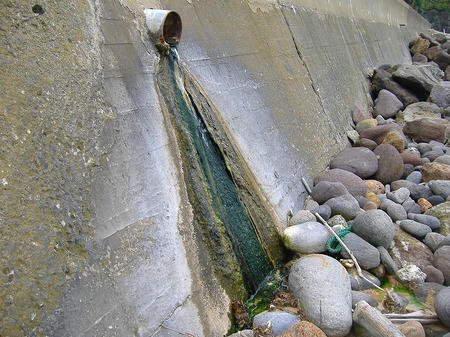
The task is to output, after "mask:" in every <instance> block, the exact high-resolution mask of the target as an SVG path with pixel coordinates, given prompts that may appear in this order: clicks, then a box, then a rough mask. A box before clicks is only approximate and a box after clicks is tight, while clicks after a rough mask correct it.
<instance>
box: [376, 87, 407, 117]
mask: <svg viewBox="0 0 450 337" xmlns="http://www.w3.org/2000/svg"><path fill="white" fill-rule="evenodd" d="M402 108H403V103H402V102H401V101H400V100H399V99H398V98H397V96H395V95H394V94H393V93H391V92H390V91H388V90H386V89H382V90H381V91H380V92H379V93H378V98H377V99H376V100H375V110H374V115H375V116H378V115H381V116H383V117H384V118H390V117H393V116H395V114H396V113H397V112H398V111H399V110H400V109H402Z"/></svg>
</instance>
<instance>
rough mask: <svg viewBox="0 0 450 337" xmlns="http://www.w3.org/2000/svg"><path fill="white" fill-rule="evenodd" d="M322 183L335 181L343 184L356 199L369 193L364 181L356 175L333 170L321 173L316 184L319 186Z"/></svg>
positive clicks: (315, 181)
mask: <svg viewBox="0 0 450 337" xmlns="http://www.w3.org/2000/svg"><path fill="white" fill-rule="evenodd" d="M320 181H335V182H340V183H342V184H343V185H344V186H345V187H346V188H347V191H348V192H349V193H350V194H351V195H353V196H354V197H355V196H357V195H365V194H366V193H367V187H366V184H365V183H364V181H363V180H362V179H361V178H360V177H358V176H357V175H356V174H354V173H352V172H349V171H345V170H341V169H332V170H328V171H324V172H322V173H320V174H319V175H318V176H317V177H316V178H315V179H314V184H315V185H316V184H318V183H319V182H320Z"/></svg>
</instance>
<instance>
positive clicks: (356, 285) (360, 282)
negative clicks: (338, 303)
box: [348, 268, 381, 291]
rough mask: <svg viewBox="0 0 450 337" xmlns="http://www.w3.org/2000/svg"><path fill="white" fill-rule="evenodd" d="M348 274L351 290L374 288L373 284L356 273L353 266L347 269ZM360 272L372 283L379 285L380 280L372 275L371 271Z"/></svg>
mask: <svg viewBox="0 0 450 337" xmlns="http://www.w3.org/2000/svg"><path fill="white" fill-rule="evenodd" d="M348 274H349V276H350V283H351V287H352V290H355V291H358V290H367V289H372V288H375V287H374V285H373V284H371V283H370V282H367V281H366V280H365V279H363V278H362V277H360V276H359V275H358V273H357V272H356V269H355V268H353V269H351V270H348ZM362 274H363V275H364V277H365V278H366V279H368V280H370V281H372V283H374V284H376V285H377V286H380V285H381V282H380V280H379V279H378V278H377V277H376V276H374V275H372V274H371V273H369V272H367V271H365V270H363V271H362Z"/></svg>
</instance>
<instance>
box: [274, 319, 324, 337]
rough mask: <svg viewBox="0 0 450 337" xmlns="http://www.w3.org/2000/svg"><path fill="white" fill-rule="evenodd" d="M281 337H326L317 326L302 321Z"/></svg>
mask: <svg viewBox="0 0 450 337" xmlns="http://www.w3.org/2000/svg"><path fill="white" fill-rule="evenodd" d="M281 337H327V336H326V335H325V333H324V332H323V331H322V330H321V329H320V328H319V327H317V325H315V324H313V323H311V322H307V321H302V322H297V323H295V324H294V325H292V326H291V327H290V328H289V329H288V330H286V331H285V332H284V333H283V334H282V335H281Z"/></svg>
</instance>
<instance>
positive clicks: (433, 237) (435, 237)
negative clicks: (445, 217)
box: [423, 232, 445, 252]
mask: <svg viewBox="0 0 450 337" xmlns="http://www.w3.org/2000/svg"><path fill="white" fill-rule="evenodd" d="M444 238H445V236H444V235H442V234H439V233H434V232H432V233H428V234H427V235H425V239H423V243H425V244H426V245H427V246H428V247H429V248H430V249H431V250H432V251H433V252H434V251H435V250H436V249H438V247H439V244H440V243H441V242H442V240H444Z"/></svg>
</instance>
